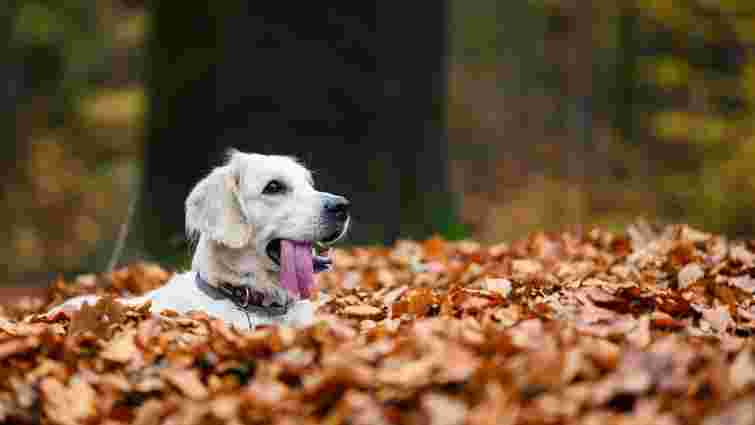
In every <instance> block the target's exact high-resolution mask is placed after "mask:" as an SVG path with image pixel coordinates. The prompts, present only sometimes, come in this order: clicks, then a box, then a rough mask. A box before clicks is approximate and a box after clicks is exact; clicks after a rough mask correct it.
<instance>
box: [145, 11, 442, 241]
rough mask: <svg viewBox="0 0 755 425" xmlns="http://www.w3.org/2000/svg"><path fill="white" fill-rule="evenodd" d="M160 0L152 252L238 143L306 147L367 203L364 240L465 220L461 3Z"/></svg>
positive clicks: (359, 222) (149, 186)
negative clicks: (449, 88) (454, 11)
mask: <svg viewBox="0 0 755 425" xmlns="http://www.w3.org/2000/svg"><path fill="white" fill-rule="evenodd" d="M328 5H329V6H325V5H323V4H322V3H318V2H304V3H300V4H299V3H297V4H296V6H293V4H288V3H287V4H286V6H285V7H281V6H280V5H278V6H275V5H273V3H272V2H263V3H260V2H233V5H232V4H231V3H230V2H212V3H210V2H199V3H197V2H188V3H182V4H181V5H180V6H177V5H175V4H173V3H170V2H154V3H153V16H154V27H153V35H152V40H151V42H150V49H151V51H150V59H151V60H150V73H149V81H148V87H149V92H150V99H151V100H150V115H149V118H148V126H147V137H148V139H147V146H146V152H145V154H146V161H145V185H144V197H143V200H144V208H143V214H142V218H143V219H144V223H143V225H144V226H146V227H145V229H146V236H147V238H146V243H147V248H148V251H149V252H151V253H152V254H156V255H164V253H165V252H166V249H170V247H169V246H168V245H169V244H168V243H166V242H168V241H170V240H171V239H172V238H175V237H177V236H178V237H180V236H182V235H183V222H184V213H183V205H184V199H185V197H186V195H187V194H188V192H189V190H190V189H191V187H192V186H193V185H194V184H196V182H197V181H198V180H199V179H200V178H201V177H203V176H204V175H205V174H207V173H208V172H209V171H210V169H211V167H213V166H215V165H218V164H219V163H220V161H221V160H222V152H223V151H224V150H225V149H227V148H228V147H236V148H238V149H240V150H242V151H251V152H260V153H280V154H292V155H296V156H298V157H300V158H301V159H303V160H304V161H305V163H306V164H307V165H308V166H309V167H311V168H312V169H313V170H314V171H315V179H316V182H317V185H318V188H320V189H321V190H325V191H329V192H334V193H339V194H343V195H345V196H347V197H349V198H350V199H351V200H352V201H353V204H354V221H355V223H354V227H353V228H352V229H353V231H352V233H351V237H350V241H351V242H354V243H372V242H391V241H393V240H395V239H396V238H397V237H399V236H401V237H412V238H420V237H425V236H428V235H429V234H430V233H431V232H433V231H439V230H443V228H444V227H447V226H448V224H449V223H450V222H451V220H453V217H454V216H453V212H452V210H453V209H452V202H451V198H450V194H449V193H448V190H447V187H448V185H447V152H446V140H445V104H446V99H445V94H446V68H447V67H446V63H445V61H446V58H447V54H446V45H447V40H446V38H447V37H446V32H447V3H446V2H443V1H441V2H433V3H430V4H427V3H420V4H415V3H412V2H409V3H406V2H399V1H397V0H384V1H381V2H367V3H364V2H337V3H332V4H331V3H329V4H328Z"/></svg>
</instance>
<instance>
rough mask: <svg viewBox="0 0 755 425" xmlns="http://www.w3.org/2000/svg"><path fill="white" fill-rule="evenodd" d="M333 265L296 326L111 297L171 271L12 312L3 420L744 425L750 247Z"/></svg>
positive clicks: (461, 248)
mask: <svg viewBox="0 0 755 425" xmlns="http://www.w3.org/2000/svg"><path fill="white" fill-rule="evenodd" d="M333 257H334V262H335V268H334V270H333V271H332V272H330V273H325V274H321V275H319V277H318V283H317V284H318V285H319V288H320V289H321V290H322V291H323V293H324V294H327V299H322V300H320V301H322V302H323V306H322V307H321V308H320V315H319V320H318V322H317V323H315V324H314V325H312V326H310V327H308V328H305V329H299V330H294V329H290V328H277V327H267V328H258V329H256V330H254V331H247V330H243V331H238V330H235V329H231V328H228V327H226V326H225V325H224V324H223V323H222V322H221V321H219V320H216V319H213V318H211V317H208V316H207V315H206V314H204V313H201V312H195V313H190V314H188V315H178V314H163V315H162V316H161V317H152V316H151V315H150V314H149V312H148V310H149V305H144V306H140V307H135V308H131V307H123V306H121V305H120V304H118V303H116V302H114V301H113V299H112V298H109V296H110V295H117V296H122V295H127V294H139V293H142V292H144V291H147V290H149V289H152V288H154V287H157V286H160V285H161V284H163V283H164V282H165V281H166V280H167V279H168V278H169V277H170V273H169V272H166V271H165V270H163V269H161V268H160V267H158V266H155V265H147V264H138V265H134V266H131V267H128V268H124V269H121V270H117V271H115V272H113V273H111V274H109V275H103V276H92V275H88V276H81V277H79V278H78V279H76V281H75V282H63V281H58V282H56V283H55V284H54V285H53V286H52V287H51V289H50V291H49V293H48V295H47V298H46V299H31V298H28V299H20V300H18V301H16V302H15V303H13V304H6V305H4V306H2V310H0V422H4V423H14V424H21V423H50V424H60V425H73V424H95V423H103V424H112V425H115V424H125V423H133V424H138V425H152V424H160V423H166V424H181V425H192V424H221V423H228V424H263V423H274V424H308V423H325V424H330V425H337V424H354V425H360V424H432V425H453V424H470V425H475V424H479V425H483V424H491V425H492V424H568V423H585V424H600V425H607V424H669V425H671V424H718V423H726V424H742V425H744V424H753V423H755V344H754V340H755V338H753V337H752V335H753V334H754V333H755V299H754V297H753V293H754V292H755V242H752V241H751V242H747V241H729V240H727V239H726V238H724V237H722V236H718V235H712V234H707V233H703V232H700V231H698V230H695V229H692V228H690V227H688V226H681V225H677V226H669V227H666V228H663V229H653V228H651V227H650V226H648V225H643V224H639V225H635V226H632V227H630V228H629V229H628V230H627V232H626V234H623V235H618V234H612V233H609V232H605V231H600V230H593V231H592V232H590V233H588V234H587V235H585V236H584V237H583V238H576V237H575V236H573V235H570V234H560V235H555V234H545V233H538V234H533V235H531V236H529V237H528V238H526V239H523V240H520V241H517V242H514V243H511V244H499V245H494V246H481V245H479V244H477V243H475V242H470V241H464V242H447V241H443V240H441V239H437V238H436V239H430V240H427V241H423V242H415V241H401V242H398V243H397V244H395V245H394V246H392V247H388V248H383V247H378V248H354V249H350V250H335V252H334V253H333ZM106 288H107V289H106ZM94 292H96V293H100V294H102V295H107V296H108V297H106V298H104V299H102V300H101V301H100V302H99V303H98V304H97V305H94V306H85V307H84V308H83V309H82V310H81V311H80V312H75V313H66V314H61V315H59V316H58V317H56V318H54V319H45V318H44V317H43V316H42V315H41V314H40V313H41V312H43V311H45V310H46V309H47V308H49V307H50V306H52V305H54V304H57V303H59V302H60V301H61V300H63V299H65V298H67V297H70V296H73V295H78V294H82V293H94Z"/></svg>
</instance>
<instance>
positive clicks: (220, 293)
mask: <svg viewBox="0 0 755 425" xmlns="http://www.w3.org/2000/svg"><path fill="white" fill-rule="evenodd" d="M195 280H196V282H197V287H198V288H199V289H200V290H201V291H202V292H204V293H205V294H207V295H208V296H209V297H210V298H212V299H215V300H217V299H221V298H227V299H229V300H231V302H233V303H234V304H236V306H237V307H239V308H240V309H242V310H245V311H249V310H255V311H262V312H265V313H267V314H269V315H271V316H281V315H284V314H286V313H287V312H288V309H289V307H290V306H291V303H288V304H286V305H281V304H269V305H265V304H264V303H263V301H264V300H265V294H263V293H262V292H260V291H256V290H254V289H253V288H251V287H249V286H237V285H231V284H229V283H226V282H223V283H221V284H220V285H218V286H215V285H210V283H209V282H207V281H206V280H204V279H203V278H202V276H200V275H199V273H197V274H196V279H195Z"/></svg>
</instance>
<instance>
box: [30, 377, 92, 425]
mask: <svg viewBox="0 0 755 425" xmlns="http://www.w3.org/2000/svg"><path fill="white" fill-rule="evenodd" d="M39 390H40V392H41V394H42V397H43V399H44V400H45V401H46V403H45V404H44V413H45V416H47V419H48V420H49V421H50V422H52V423H55V424H59V425H76V424H79V423H81V422H83V421H84V420H86V419H88V418H90V417H92V416H94V414H95V412H96V411H95V402H96V396H97V394H96V393H95V391H94V388H92V386H91V385H89V384H88V383H86V382H85V381H84V380H82V379H80V378H77V377H74V378H72V379H71V382H70V383H69V384H68V385H67V386H66V385H63V384H62V383H61V382H60V381H58V380H57V379H55V378H44V379H43V380H42V381H41V382H40V384H39Z"/></svg>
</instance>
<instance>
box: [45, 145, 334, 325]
mask: <svg viewBox="0 0 755 425" xmlns="http://www.w3.org/2000/svg"><path fill="white" fill-rule="evenodd" d="M272 180H277V181H279V182H281V183H283V184H284V185H285V186H286V187H287V188H288V190H287V191H285V192H284V193H281V194H276V195H269V194H265V193H263V190H264V188H265V186H266V185H267V184H268V183H269V182H270V181H272ZM333 198H335V196H334V195H331V194H328V193H324V192H318V191H316V190H315V189H314V186H313V182H312V175H311V174H310V172H309V171H308V170H307V169H306V168H305V167H304V166H302V165H301V164H299V163H298V162H296V161H295V160H294V159H292V158H289V157H285V156H267V155H259V154H246V153H242V152H238V151H235V150H233V151H231V153H230V155H229V160H228V162H227V163H226V164H225V165H223V166H221V167H218V168H215V169H214V170H213V171H212V172H211V173H210V174H209V175H208V176H207V177H205V178H204V179H203V180H202V181H200V182H199V183H198V184H197V185H196V187H195V188H194V189H193V190H192V191H191V193H190V194H189V196H188V198H187V200H186V228H187V232H188V233H189V235H192V236H194V237H198V241H197V246H196V249H195V252H194V257H193V259H192V265H191V271H189V272H185V273H180V274H177V275H175V276H174V277H173V278H171V280H170V281H169V282H168V283H166V284H165V285H164V286H162V287H160V288H157V289H155V290H153V291H150V292H148V293H146V294H145V295H143V296H141V297H134V298H127V299H119V301H120V302H122V303H125V304H131V305H140V304H142V303H144V302H146V301H147V300H151V301H152V308H151V311H152V312H153V313H159V312H160V311H163V310H166V309H170V310H174V311H176V312H179V313H185V312H188V311H191V310H199V311H204V312H206V313H207V314H209V315H211V316H215V317H218V318H221V319H223V320H224V321H226V322H227V323H229V324H233V325H235V326H236V327H238V328H240V329H246V328H248V327H249V322H250V321H251V324H252V326H255V325H259V324H285V325H291V326H302V325H307V324H310V323H311V322H312V321H313V320H314V311H315V307H316V306H315V305H314V303H313V302H311V301H309V300H290V298H289V297H291V295H290V294H289V293H288V292H287V291H286V290H285V289H283V288H282V287H281V286H280V285H279V283H280V280H279V276H280V267H279V266H278V265H277V264H276V263H275V262H274V261H272V260H271V259H270V257H269V256H268V255H267V253H266V247H267V244H268V243H269V242H270V241H271V240H273V239H290V240H303V241H320V240H323V239H325V238H328V237H330V236H332V235H333V232H334V231H336V232H338V233H339V238H340V236H342V235H343V234H344V233H345V232H346V230H347V228H348V224H349V223H348V219H347V220H346V221H345V222H341V223H335V222H333V220H332V219H330V218H329V216H328V215H327V214H325V213H324V211H323V210H324V203H325V202H326V201H327V200H328V199H333ZM196 273H199V274H200V276H202V278H203V279H204V280H206V281H207V282H208V283H209V284H210V285H218V284H220V283H221V282H225V283H229V284H231V285H237V286H243V285H248V286H252V287H254V288H255V290H257V291H262V292H263V293H264V294H265V299H266V302H265V304H267V303H270V302H276V303H278V304H282V303H286V302H288V301H293V302H294V304H293V305H292V307H290V308H289V310H288V312H287V313H286V314H285V315H278V316H276V315H272V314H269V313H268V312H267V311H266V310H265V309H264V308H263V309H256V310H247V311H246V312H245V311H243V310H241V309H239V308H238V307H237V306H235V305H234V304H233V302H231V301H230V300H228V299H226V298H222V299H214V298H212V297H210V296H208V295H207V294H206V293H204V292H203V291H201V290H200V289H199V288H198V287H197V285H196V283H195V278H196ZM96 301H97V297H96V296H82V297H76V298H73V299H70V300H68V301H67V302H65V303H64V304H62V305H60V306H58V307H55V308H54V309H53V310H51V311H50V312H49V313H48V315H55V314H56V313H57V312H58V311H60V310H61V309H64V310H72V309H78V308H80V307H81V306H82V305H83V304H84V303H85V302H88V303H90V304H94V303H96Z"/></svg>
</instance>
